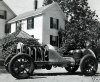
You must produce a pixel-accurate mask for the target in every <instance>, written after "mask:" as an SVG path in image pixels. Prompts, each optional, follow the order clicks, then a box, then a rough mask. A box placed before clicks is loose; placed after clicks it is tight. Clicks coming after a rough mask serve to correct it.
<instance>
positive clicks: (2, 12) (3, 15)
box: [0, 10, 7, 19]
mask: <svg viewBox="0 0 100 82" xmlns="http://www.w3.org/2000/svg"><path fill="white" fill-rule="evenodd" d="M0 18H1V19H6V18H7V12H6V11H5V10H0Z"/></svg>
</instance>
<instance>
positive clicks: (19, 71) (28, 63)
mask: <svg viewBox="0 0 100 82" xmlns="http://www.w3.org/2000/svg"><path fill="white" fill-rule="evenodd" d="M33 70H34V63H33V61H32V58H31V57H30V56H28V55H26V54H18V55H16V56H14V57H13V58H12V59H11V61H10V63H9V71H10V73H11V74H12V76H13V77H15V78H17V79H25V78H28V77H29V76H30V74H31V73H32V72H33Z"/></svg>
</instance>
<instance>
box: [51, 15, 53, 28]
mask: <svg viewBox="0 0 100 82" xmlns="http://www.w3.org/2000/svg"><path fill="white" fill-rule="evenodd" d="M50 28H53V18H52V17H50Z"/></svg>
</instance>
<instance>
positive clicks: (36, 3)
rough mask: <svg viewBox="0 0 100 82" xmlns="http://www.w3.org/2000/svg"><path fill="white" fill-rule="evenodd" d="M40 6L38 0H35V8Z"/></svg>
mask: <svg viewBox="0 0 100 82" xmlns="http://www.w3.org/2000/svg"><path fill="white" fill-rule="evenodd" d="M37 7H38V0H34V10H36V9H37Z"/></svg>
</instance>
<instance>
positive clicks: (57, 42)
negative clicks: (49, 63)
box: [56, 36, 59, 47]
mask: <svg viewBox="0 0 100 82" xmlns="http://www.w3.org/2000/svg"><path fill="white" fill-rule="evenodd" d="M58 40H59V39H58V36H56V43H57V47H58V42H59V41H58Z"/></svg>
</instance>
